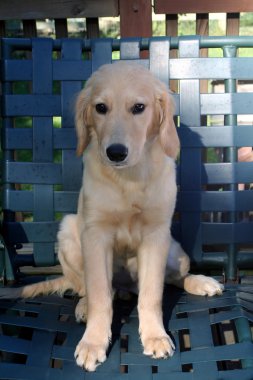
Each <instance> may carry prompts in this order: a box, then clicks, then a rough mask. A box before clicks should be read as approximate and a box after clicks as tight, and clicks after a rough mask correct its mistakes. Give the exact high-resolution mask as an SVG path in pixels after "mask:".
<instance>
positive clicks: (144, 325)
mask: <svg viewBox="0 0 253 380" xmlns="http://www.w3.org/2000/svg"><path fill="white" fill-rule="evenodd" d="M97 104H104V105H106V107H107V112H105V113H102V114H101V113H99V112H97V110H96V105H97ZM136 104H143V105H145V109H144V111H143V112H141V113H138V114H135V113H133V107H134V105H136ZM173 112H174V105H173V101H172V97H171V95H170V94H169V92H168V90H167V88H166V86H165V85H164V84H162V83H161V82H160V81H159V80H157V79H156V78H155V77H154V76H153V75H152V74H151V73H150V72H149V71H148V70H146V69H144V68H142V67H141V66H139V65H136V64H130V63H123V62H120V63H116V64H114V65H106V66H103V67H102V68H101V69H99V70H98V71H97V72H96V73H95V74H93V76H92V77H91V78H90V79H89V80H88V82H87V83H86V86H85V88H84V90H83V91H82V92H81V93H80V95H79V97H78V100H77V107H76V128H77V136H78V148H77V151H78V153H79V154H82V153H83V152H84V164H85V170H84V175H83V186H82V189H81V191H80V196H79V204H78V212H77V214H76V215H68V216H66V217H65V218H64V219H63V221H62V224H61V228H60V231H59V234H58V240H59V259H60V262H61V265H62V269H63V277H61V278H60V279H57V280H52V281H47V282H44V283H41V284H36V285H32V286H29V287H25V288H23V290H22V296H23V297H30V296H35V295H37V294H44V293H51V292H54V291H57V292H60V293H62V292H64V291H65V290H66V289H69V288H70V289H72V290H74V291H75V292H77V293H78V294H79V295H80V297H81V298H80V301H79V304H78V305H77V308H76V317H77V320H78V321H80V320H86V319H87V326H86V330H85V333H84V335H83V337H82V339H81V340H80V342H79V344H78V346H77V348H76V352H75V357H76V361H77V364H78V365H79V366H81V367H84V368H85V369H87V370H89V371H94V370H95V369H96V367H97V365H98V364H99V363H101V362H103V361H104V360H105V359H106V351H107V348H108V345H109V342H110V338H111V322H112V297H113V289H112V277H113V272H114V273H116V274H117V273H118V272H119V271H122V270H123V272H124V270H125V269H127V270H129V272H130V281H129V283H130V284H129V286H130V288H131V289H134V287H136V284H137V279H138V289H139V298H138V312H139V331H140V337H141V341H142V344H143V348H144V353H145V354H146V355H151V356H152V357H154V358H165V357H167V356H171V355H172V354H173V352H174V349H175V347H174V344H173V342H172V340H171V338H170V337H169V336H168V335H167V333H166V331H165V329H164V326H163V321H162V309H161V300H162V293H163V283H164V279H166V282H168V283H174V284H176V285H178V286H181V287H184V288H185V290H187V291H188V292H190V293H193V294H200V295H210V296H211V295H214V294H220V293H221V292H222V289H223V287H222V285H220V284H219V283H218V282H217V281H215V280H213V279H211V278H209V277H205V276H194V275H190V274H189V273H188V272H189V258H188V256H187V255H186V254H185V252H184V251H183V250H182V248H181V246H180V245H179V244H178V243H177V242H175V241H174V240H173V239H172V238H171V236H170V227H171V218H172V215H173V212H174V207H175V201H176V192H177V187H176V179H175V162H174V160H175V158H176V157H177V154H178V151H179V140H178V137H177V132H176V128H175V126H174V123H173ZM116 143H117V144H122V145H125V146H126V147H127V148H128V156H127V158H126V160H125V161H124V162H121V163H120V166H119V165H118V164H117V163H115V162H111V161H110V160H109V159H108V157H107V155H106V149H107V147H108V146H110V145H111V144H116ZM169 252H170V253H169ZM168 253H169V255H168ZM122 268H123V269H122ZM119 277H121V278H122V276H119ZM124 286H126V284H125V283H124Z"/></svg>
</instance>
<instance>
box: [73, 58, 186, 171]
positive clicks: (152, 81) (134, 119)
mask: <svg viewBox="0 0 253 380" xmlns="http://www.w3.org/2000/svg"><path fill="white" fill-rule="evenodd" d="M173 113H174V103H173V99H172V97H171V95H170V94H169V93H168V91H167V89H166V86H165V85H164V84H163V83H162V82H160V81H159V80H158V79H156V78H155V77H154V76H153V75H152V74H151V73H150V72H149V70H147V69H145V68H143V67H142V66H141V65H137V64H132V63H126V62H118V63H115V64H113V65H104V66H102V67H101V68H100V69H99V70H98V71H96V72H95V73H94V74H93V75H92V77H91V78H90V79H89V80H88V81H87V83H86V86H85V88H84V90H82V91H81V93H80V95H79V97H78V99H77V104H76V129H77V137H78V146H77V153H78V154H79V155H81V154H82V153H83V151H84V149H85V148H86V146H87V145H88V144H89V142H90V140H91V139H93V140H94V142H95V143H96V144H97V145H98V150H99V155H100V158H101V160H102V162H103V163H104V164H107V165H111V166H115V167H119V168H120V167H128V166H134V165H136V164H137V163H138V161H139V160H140V159H141V157H142V155H143V152H144V150H145V146H147V145H148V144H150V143H152V142H153V141H154V140H156V139H159V142H160V145H161V148H162V150H163V151H164V153H165V154H166V155H167V156H170V157H172V158H174V159H175V158H176V156H177V154H178V150H179V139H178V136H177V132H176V128H175V125H174V122H173Z"/></svg>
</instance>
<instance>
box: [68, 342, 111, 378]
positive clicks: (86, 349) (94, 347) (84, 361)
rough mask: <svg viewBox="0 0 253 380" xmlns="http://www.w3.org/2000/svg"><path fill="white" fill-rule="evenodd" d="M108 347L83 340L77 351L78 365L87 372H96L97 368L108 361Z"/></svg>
mask: <svg viewBox="0 0 253 380" xmlns="http://www.w3.org/2000/svg"><path fill="white" fill-rule="evenodd" d="M106 350H107V345H103V344H91V343H89V342H86V340H85V338H83V339H81V340H80V342H79V343H78V345H77V347H76V351H75V359H76V363H77V365H79V367H82V368H84V369H86V370H87V371H90V372H92V371H95V370H96V368H97V366H98V365H99V364H101V363H103V362H104V361H105V360H106Z"/></svg>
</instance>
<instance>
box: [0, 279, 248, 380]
mask: <svg viewBox="0 0 253 380" xmlns="http://www.w3.org/2000/svg"><path fill="white" fill-rule="evenodd" d="M252 301H253V290H252V287H249V286H248V285H241V286H239V287H236V286H230V287H227V288H226V290H225V292H224V293H223V295H221V296H215V297H210V298H208V297H200V296H192V295H189V294H186V293H184V292H182V291H181V290H179V289H177V288H175V287H173V286H167V287H166V289H165V292H164V307H163V308H164V320H165V326H166V327H167V328H168V330H169V331H170V334H171V335H172V338H173V340H174V342H175V344H176V351H175V354H174V356H173V357H172V358H168V359H166V360H164V359H161V360H157V359H152V358H149V357H147V356H145V355H143V353H142V347H141V343H140V339H139V335H138V316H137V310H136V297H135V296H132V297H131V299H130V300H129V299H128V300H121V299H116V300H115V302H114V321H113V327H112V330H113V338H112V343H111V346H110V349H109V353H108V359H107V361H106V362H105V363H103V364H102V365H100V366H99V367H98V369H97V371H96V372H95V373H87V372H85V371H84V370H82V369H81V368H79V367H77V365H76V363H75V360H74V351H75V346H76V344H77V343H78V341H79V339H80V337H81V336H82V333H83V331H84V325H83V324H78V323H76V322H75V316H74V310H75V305H76V303H77V298H76V297H73V296H67V297H64V298H60V297H58V296H48V297H41V298H39V297H38V298H35V299H33V300H18V301H3V300H2V301H1V302H0V309H1V314H0V323H1V326H2V329H1V335H0V349H1V353H2V354H1V363H0V378H1V379H6V378H8V379H26V380H29V379H31V380H35V379H36V380H37V379H52V380H53V379H57V378H58V377H59V378H60V379H70V378H71V379H75V380H76V379H84V378H86V377H87V378H91V379H92V378H94V379H103V380H104V379H109V378H110V379H121V378H122V379H128V378H129V379H138V378H139V377H140V376H142V378H143V379H153V378H155V379H160V380H161V379H168V373H170V374H171V375H170V376H171V378H172V379H173V380H181V379H182V380H185V379H203V374H205V379H210V380H214V379H229V380H231V379H237V380H238V378H240V379H248V380H249V379H252V376H253V369H252V367H251V368H250V367H249V366H250V364H251V365H252V361H253V359H252V352H253V344H252V342H250V336H248V337H247V333H246V331H247V330H245V335H244V338H245V339H244V340H240V341H238V338H237V332H236V330H237V329H238V328H243V325H244V324H245V323H246V324H247V323H248V322H247V319H249V320H251V321H253V303H252ZM244 327H245V326H244ZM242 365H243V366H244V368H243V369H242ZM247 367H249V368H247ZM238 371H239V372H238ZM238 376H239V377H238Z"/></svg>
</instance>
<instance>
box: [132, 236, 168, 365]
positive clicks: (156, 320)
mask: <svg viewBox="0 0 253 380" xmlns="http://www.w3.org/2000/svg"><path fill="white" fill-rule="evenodd" d="M169 242H170V237H169V236H168V232H167V231H164V232H163V231H155V232H153V233H150V234H149V235H146V237H145V238H144V240H143V242H142V244H141V246H140V248H139V252H138V273H139V301H138V312H139V320H140V325H139V331H140V336H141V341H142V344H143V347H144V354H146V355H151V356H152V357H154V358H165V357H167V356H172V355H173V353H174V349H175V347H174V344H173V342H172V340H171V339H170V337H169V336H168V335H167V333H166V331H165V329H164V326H163V318H162V295H163V284H164V273H165V266H166V259H167V255H168V252H169Z"/></svg>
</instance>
